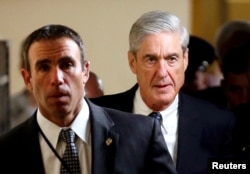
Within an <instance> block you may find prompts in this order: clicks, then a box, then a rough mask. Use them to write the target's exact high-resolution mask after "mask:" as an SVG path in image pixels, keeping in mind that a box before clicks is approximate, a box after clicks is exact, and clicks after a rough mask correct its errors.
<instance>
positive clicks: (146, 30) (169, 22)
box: [129, 11, 189, 54]
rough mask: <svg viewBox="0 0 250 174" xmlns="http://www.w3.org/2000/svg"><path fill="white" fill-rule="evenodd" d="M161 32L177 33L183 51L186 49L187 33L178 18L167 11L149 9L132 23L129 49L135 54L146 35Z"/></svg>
mask: <svg viewBox="0 0 250 174" xmlns="http://www.w3.org/2000/svg"><path fill="white" fill-rule="evenodd" d="M163 32H171V33H179V34H180V39H181V47H182V49H183V51H185V50H186V48H187V45H188V42H189V33H188V31H187V29H186V28H185V27H184V26H182V24H181V21H180V19H179V18H178V17H177V16H175V15H174V14H172V13H169V12H164V11H150V12H147V13H145V14H143V15H142V16H141V17H140V18H139V19H137V21H136V22H135V23H134V24H133V25H132V28H131V30H130V33H129V47H130V48H129V49H130V51H131V52H132V53H133V54H136V52H137V51H138V49H139V47H140V45H141V43H142V42H143V40H144V38H145V37H146V36H148V35H151V34H157V33H163Z"/></svg>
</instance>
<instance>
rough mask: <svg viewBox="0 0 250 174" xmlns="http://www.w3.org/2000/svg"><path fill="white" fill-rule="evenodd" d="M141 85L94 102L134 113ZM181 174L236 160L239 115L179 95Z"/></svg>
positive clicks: (96, 99)
mask: <svg viewBox="0 0 250 174" xmlns="http://www.w3.org/2000/svg"><path fill="white" fill-rule="evenodd" d="M137 88H138V85H135V86H134V87H132V88H131V89H129V90H128V91H125V92H123V93H119V94H114V95H106V96H103V97H99V98H93V99H91V100H92V101H93V102H94V103H96V104H98V105H101V106H106V107H110V108H115V109H119V110H122V111H127V112H132V109H133V100H134V96H135V92H136V90H137ZM178 113H179V122H178V147H177V148H178V152H177V166H176V167H177V172H178V174H195V173H199V174H206V173H207V172H208V166H207V165H208V159H209V158H226V157H229V158H231V157H233V155H232V153H233V150H232V132H233V127H234V124H235V116H234V115H233V114H232V113H231V112H230V111H228V110H224V109H222V108H219V107H218V106H216V105H214V104H211V103H208V102H207V101H203V100H200V99H198V98H197V99H196V98H194V97H191V96H188V95H185V94H183V93H180V94H179V106H178Z"/></svg>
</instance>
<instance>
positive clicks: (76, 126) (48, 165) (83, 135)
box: [37, 99, 92, 174]
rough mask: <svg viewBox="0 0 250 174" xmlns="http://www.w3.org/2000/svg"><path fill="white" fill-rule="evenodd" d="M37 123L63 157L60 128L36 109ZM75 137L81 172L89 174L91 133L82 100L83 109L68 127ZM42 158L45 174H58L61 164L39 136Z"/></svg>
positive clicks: (86, 110) (64, 145) (87, 111)
mask: <svg viewBox="0 0 250 174" xmlns="http://www.w3.org/2000/svg"><path fill="white" fill-rule="evenodd" d="M37 122H38V125H39V126H40V128H41V130H42V132H43V133H44V135H45V136H46V137H47V139H48V141H49V142H50V144H51V145H52V146H53V148H54V149H56V151H57V153H58V155H59V156H60V157H62V156H63V153H64V150H65V148H66V143H65V142H63V141H59V138H58V137H59V133H60V131H61V129H62V128H61V127H59V126H57V125H56V124H54V123H53V122H51V121H49V120H48V119H46V118H45V117H44V116H43V115H42V114H41V112H40V110H39V109H38V111H37ZM69 127H70V128H71V129H72V130H73V131H74V132H75V133H76V135H77V139H76V146H77V149H78V153H79V160H80V165H81V172H82V173H84V174H91V159H92V156H91V133H90V121H89V107H88V105H87V103H86V101H85V100H84V99H83V107H82V109H81V110H80V112H79V114H78V115H77V117H76V118H75V120H74V121H73V123H72V124H71V125H70V126H69ZM39 140H40V145H41V150H42V158H43V163H44V167H45V173H46V174H60V168H61V162H60V160H59V159H58V158H57V157H56V155H55V154H54V153H53V151H52V150H51V149H50V147H49V145H48V143H47V142H46V141H45V139H44V137H43V136H42V135H41V133H40V135H39Z"/></svg>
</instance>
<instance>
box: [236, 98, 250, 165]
mask: <svg viewBox="0 0 250 174" xmlns="http://www.w3.org/2000/svg"><path fill="white" fill-rule="evenodd" d="M232 111H233V112H234V113H235V115H236V116H237V121H236V129H235V136H234V137H235V141H234V142H235V150H236V155H237V158H240V159H244V160H247V161H248V162H249V163H250V101H249V102H247V103H244V104H242V105H240V106H238V107H236V108H234V109H232Z"/></svg>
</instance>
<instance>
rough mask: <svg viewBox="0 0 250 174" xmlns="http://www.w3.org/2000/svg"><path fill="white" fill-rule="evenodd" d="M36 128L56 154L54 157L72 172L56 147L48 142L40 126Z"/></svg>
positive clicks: (71, 173)
mask: <svg viewBox="0 0 250 174" xmlns="http://www.w3.org/2000/svg"><path fill="white" fill-rule="evenodd" d="M38 130H39V132H40V133H41V135H42V137H43V139H44V140H45V141H46V143H47V144H48V146H49V148H50V149H51V150H52V152H53V153H54V154H55V155H56V157H57V158H58V159H59V161H60V162H61V163H62V165H63V167H64V168H65V169H66V170H67V171H68V172H69V173H70V174H73V172H72V171H71V170H70V168H69V166H68V165H67V163H66V162H65V161H64V160H63V159H62V158H61V157H60V155H59V154H58V153H57V151H56V149H55V148H54V147H53V146H52V144H51V143H50V142H49V140H48V138H47V137H46V136H45V134H44V133H43V131H42V129H41V128H40V126H39V125H38Z"/></svg>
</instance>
